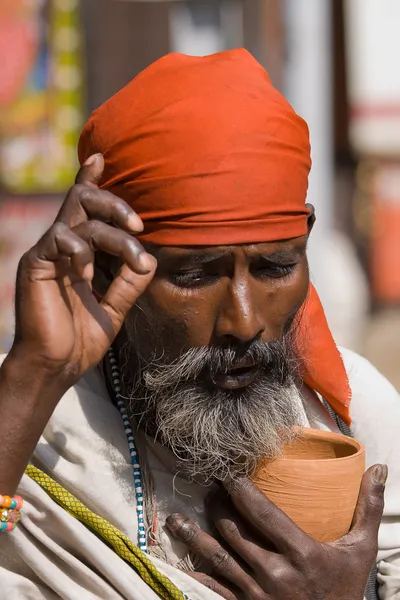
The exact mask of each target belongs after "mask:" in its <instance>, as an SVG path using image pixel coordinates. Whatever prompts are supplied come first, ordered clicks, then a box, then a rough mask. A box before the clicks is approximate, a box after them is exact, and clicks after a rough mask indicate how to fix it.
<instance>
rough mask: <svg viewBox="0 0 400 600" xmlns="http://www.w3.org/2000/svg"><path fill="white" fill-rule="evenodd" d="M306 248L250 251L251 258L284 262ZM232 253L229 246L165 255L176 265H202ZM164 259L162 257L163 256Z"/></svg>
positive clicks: (298, 254)
mask: <svg viewBox="0 0 400 600" xmlns="http://www.w3.org/2000/svg"><path fill="white" fill-rule="evenodd" d="M305 251H306V249H305V247H304V248H292V249H290V250H276V251H275V252H271V253H266V252H254V253H252V252H250V253H249V258H250V259H254V258H255V259H260V258H261V259H262V260H265V261H268V262H271V263H272V262H276V263H280V262H281V263H284V262H290V261H292V262H295V261H296V260H299V259H300V258H301V257H302V256H304V254H305ZM231 253H232V250H231V249H229V248H227V249H226V250H218V251H215V252H213V251H211V250H207V251H204V250H203V251H199V252H196V251H190V252H188V253H185V254H179V255H176V256H173V257H170V256H168V258H167V257H165V258H166V260H167V261H168V262H171V263H172V264H174V265H176V266H187V265H202V264H207V263H209V262H212V261H214V260H218V259H220V258H223V257H224V256H229V255H230V254H231ZM160 258H161V257H160ZM161 260H162V258H161Z"/></svg>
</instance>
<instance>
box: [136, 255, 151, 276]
mask: <svg viewBox="0 0 400 600" xmlns="http://www.w3.org/2000/svg"><path fill="white" fill-rule="evenodd" d="M138 262H139V267H140V269H141V271H142V273H143V274H144V275H147V273H150V271H151V270H152V269H153V268H154V258H153V257H152V256H151V254H147V252H142V253H141V254H140V256H139V260H138Z"/></svg>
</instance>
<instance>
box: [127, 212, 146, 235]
mask: <svg viewBox="0 0 400 600" xmlns="http://www.w3.org/2000/svg"><path fill="white" fill-rule="evenodd" d="M128 227H129V229H131V230H132V231H143V229H144V227H143V221H142V219H141V218H140V217H139V216H138V215H136V214H134V215H129V217H128Z"/></svg>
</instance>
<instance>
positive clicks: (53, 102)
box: [0, 0, 400, 388]
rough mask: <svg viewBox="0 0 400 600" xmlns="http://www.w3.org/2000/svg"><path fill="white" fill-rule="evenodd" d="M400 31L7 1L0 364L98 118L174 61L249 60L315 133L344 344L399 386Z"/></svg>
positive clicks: (89, 0)
mask: <svg viewBox="0 0 400 600" xmlns="http://www.w3.org/2000/svg"><path fill="white" fill-rule="evenodd" d="M399 23H400V2H399V1H398V0H385V2H384V3H383V2H381V0H176V1H166V0H163V1H161V0H160V1H156V0H147V1H146V0H141V1H135V0H80V1H78V0H0V351H7V349H8V348H9V347H10V345H11V342H12V337H13V294H14V281H15V274H16V268H17V264H18V260H19V258H20V256H21V255H22V253H23V252H24V251H25V250H27V249H28V248H29V247H30V246H32V245H33V244H34V243H35V242H36V241H37V239H38V238H39V237H40V235H41V234H42V233H43V232H44V230H45V229H46V228H47V227H48V226H49V224H50V223H51V221H52V219H53V218H54V216H55V214H56V212H57V210H58V207H59V205H60V202H61V201H62V199H63V194H64V193H65V191H66V190H67V189H68V187H70V185H71V184H72V182H73V179H74V176H75V172H76V170H77V166H78V165H77V157H76V146H77V139H78V136H79V132H80V129H81V127H82V125H83V123H84V121H85V119H86V117H87V116H88V114H89V113H90V112H91V111H92V110H93V109H95V108H96V107H97V106H99V105H100V104H101V103H102V102H104V101H105V100H106V99H107V98H108V97H110V96H111V95H112V94H113V93H114V92H116V91H117V90H118V89H120V88H121V87H122V86H124V85H125V84H126V83H127V82H128V81H129V80H130V79H132V78H133V77H134V76H135V75H136V74H137V73H139V71H141V70H142V69H143V68H144V67H146V66H147V65H148V64H150V63H151V62H152V61H154V60H155V59H157V58H159V57H160V56H162V55H163V54H166V53H168V52H172V51H177V52H183V53H186V54H192V55H204V54H211V53H214V52H218V51H221V50H224V49H228V48H235V47H239V46H244V47H246V48H247V49H248V50H249V51H250V52H251V53H252V54H253V55H254V56H255V57H256V58H257V59H258V60H259V61H260V62H261V63H262V64H263V65H264V66H265V67H266V68H267V70H268V72H269V74H270V77H271V79H272V81H273V83H274V84H275V86H276V87H277V88H278V89H279V90H280V91H281V92H282V93H283V94H284V95H285V96H286V97H287V98H288V99H289V101H290V102H291V103H292V105H293V106H294V108H295V109H296V111H297V112H298V113H299V114H300V115H301V116H303V117H304V118H305V119H306V120H307V122H308V123H309V127H310V131H311V143H312V157H313V171H312V176H311V181H310V190H309V198H308V201H309V202H312V203H313V204H314V205H315V206H316V211H317V226H316V228H315V230H314V233H313V235H312V239H311V242H310V251H309V256H310V265H311V273H312V279H313V281H314V283H315V284H316V286H317V288H318V290H319V292H320V295H321V297H322V300H323V303H324V305H325V308H326V312H327V316H328V320H329V322H330V325H331V328H332V331H333V334H334V336H335V338H336V340H337V342H338V343H339V344H341V345H344V346H347V347H349V348H352V349H354V350H356V351H358V352H360V353H361V354H364V355H365V356H367V357H368V358H369V359H370V360H371V361H372V362H373V363H374V364H375V365H376V366H377V367H378V368H379V369H381V370H382V371H383V372H384V373H385V374H386V375H387V376H388V377H389V379H391V380H392V381H393V383H394V384H395V385H396V386H398V388H400V370H399V369H398V368H397V364H398V357H400V267H399V264H398V263H399V260H400V74H399V69H398V65H397V60H398V57H399V56H400V36H399V35H398V24H399Z"/></svg>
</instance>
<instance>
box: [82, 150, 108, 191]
mask: <svg viewBox="0 0 400 600" xmlns="http://www.w3.org/2000/svg"><path fill="white" fill-rule="evenodd" d="M103 171H104V158H103V155H102V154H92V156H89V158H88V159H87V160H86V161H85V162H84V163H83V165H82V166H81V168H80V169H79V171H78V174H77V176H76V178H75V183H84V184H87V185H94V186H97V185H98V183H99V181H100V179H101V176H102V174H103Z"/></svg>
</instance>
